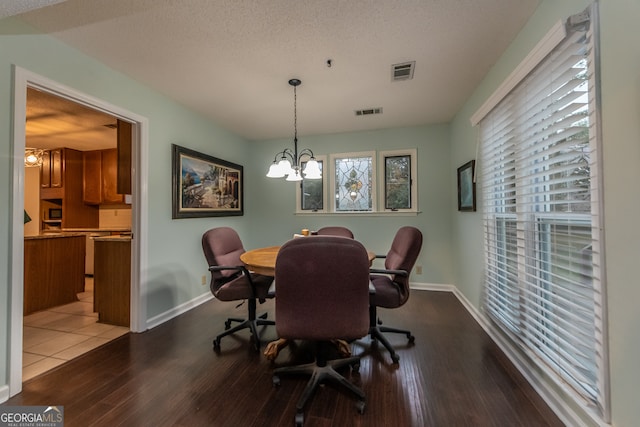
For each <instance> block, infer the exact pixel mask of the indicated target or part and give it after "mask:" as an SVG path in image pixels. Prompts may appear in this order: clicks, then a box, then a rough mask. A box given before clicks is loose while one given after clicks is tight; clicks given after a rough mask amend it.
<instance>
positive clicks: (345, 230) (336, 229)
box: [317, 226, 353, 239]
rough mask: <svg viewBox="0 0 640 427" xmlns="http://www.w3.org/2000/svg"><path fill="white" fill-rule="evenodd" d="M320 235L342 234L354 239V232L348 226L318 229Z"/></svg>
mask: <svg viewBox="0 0 640 427" xmlns="http://www.w3.org/2000/svg"><path fill="white" fill-rule="evenodd" d="M317 233H318V236H342V237H349V238H351V239H353V233H352V232H351V230H349V229H348V228H347V227H340V226H328V227H322V228H321V229H319V230H318V231H317Z"/></svg>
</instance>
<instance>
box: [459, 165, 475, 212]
mask: <svg viewBox="0 0 640 427" xmlns="http://www.w3.org/2000/svg"><path fill="white" fill-rule="evenodd" d="M475 168H476V161H475V160H470V161H468V162H467V163H465V164H464V165H462V166H460V167H459V168H458V210H459V211H462V212H475V211H476V182H475V179H474V178H475Z"/></svg>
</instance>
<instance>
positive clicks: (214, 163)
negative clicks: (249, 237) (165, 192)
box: [171, 144, 244, 219]
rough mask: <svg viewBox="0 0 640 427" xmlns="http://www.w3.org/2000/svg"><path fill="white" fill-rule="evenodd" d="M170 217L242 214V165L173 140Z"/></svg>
mask: <svg viewBox="0 0 640 427" xmlns="http://www.w3.org/2000/svg"><path fill="white" fill-rule="evenodd" d="M172 151H173V152H172V156H171V157H172V180H173V185H172V205H173V212H172V218H174V219H177V218H198V217H210V216H233V215H243V214H244V203H243V180H244V175H243V168H242V166H241V165H237V164H235V163H231V162H227V161H225V160H222V159H218V158H216V157H212V156H208V155H206V154H203V153H199V152H197V151H194V150H190V149H188V148H184V147H181V146H179V145H176V144H172Z"/></svg>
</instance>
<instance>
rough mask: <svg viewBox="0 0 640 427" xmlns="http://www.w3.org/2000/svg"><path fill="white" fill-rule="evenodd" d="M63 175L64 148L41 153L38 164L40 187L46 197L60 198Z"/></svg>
mask: <svg viewBox="0 0 640 427" xmlns="http://www.w3.org/2000/svg"><path fill="white" fill-rule="evenodd" d="M63 177H64V150H63V149H62V148H56V149H54V150H47V151H45V152H44V153H43V155H42V166H40V187H42V189H43V191H44V192H45V195H46V198H48V199H59V198H62V186H63V182H64V181H63ZM41 198H42V197H41Z"/></svg>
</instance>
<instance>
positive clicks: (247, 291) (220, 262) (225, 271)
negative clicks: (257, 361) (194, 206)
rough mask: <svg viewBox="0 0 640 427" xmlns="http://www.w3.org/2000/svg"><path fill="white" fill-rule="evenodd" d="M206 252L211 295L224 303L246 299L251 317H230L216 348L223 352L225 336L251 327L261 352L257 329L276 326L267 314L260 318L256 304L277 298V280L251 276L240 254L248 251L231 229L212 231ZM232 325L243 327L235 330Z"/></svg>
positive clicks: (206, 239)
mask: <svg viewBox="0 0 640 427" xmlns="http://www.w3.org/2000/svg"><path fill="white" fill-rule="evenodd" d="M202 249H203V251H204V255H205V258H206V259H207V262H208V263H209V271H210V272H211V284H210V288H211V292H212V293H213V295H214V296H215V297H216V298H217V299H219V300H220V301H239V300H246V301H247V306H248V317H247V318H246V319H241V318H234V317H231V318H228V319H227V320H226V321H225V323H224V326H225V331H224V332H223V333H221V334H219V335H218V336H216V338H215V339H214V340H213V348H214V349H215V350H220V340H221V339H222V337H225V336H227V335H230V334H233V333H235V332H237V331H239V330H241V329H246V328H248V329H249V330H250V331H251V337H252V339H253V345H254V347H255V349H256V350H259V349H260V338H259V336H258V332H257V327H258V326H262V325H275V322H274V321H272V320H266V317H267V314H266V313H265V314H264V315H262V316H260V317H256V301H259V302H260V303H263V302H264V301H265V300H266V299H267V298H273V297H274V296H275V293H274V292H272V291H270V290H269V288H270V286H271V284H272V283H273V277H269V276H263V275H260V274H255V273H250V272H249V271H248V270H247V269H246V267H245V266H244V264H243V263H242V261H240V255H242V254H243V253H244V252H245V250H244V247H243V246H242V241H241V240H240V237H239V236H238V233H236V231H235V230H234V229H232V228H229V227H218V228H212V229H211V230H208V231H207V232H205V233H204V234H203V236H202ZM232 322H238V323H239V325H236V326H235V327H233V328H231V324H232Z"/></svg>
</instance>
